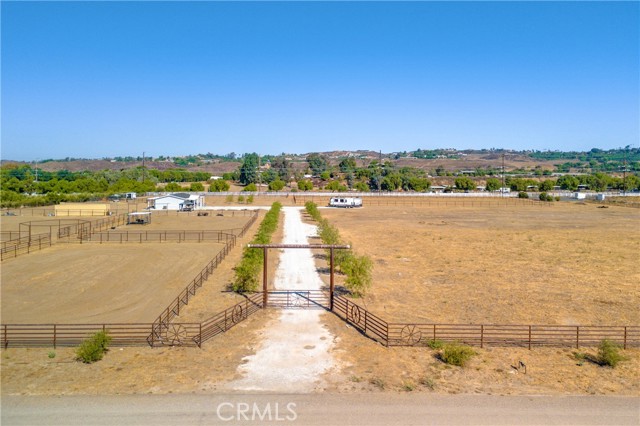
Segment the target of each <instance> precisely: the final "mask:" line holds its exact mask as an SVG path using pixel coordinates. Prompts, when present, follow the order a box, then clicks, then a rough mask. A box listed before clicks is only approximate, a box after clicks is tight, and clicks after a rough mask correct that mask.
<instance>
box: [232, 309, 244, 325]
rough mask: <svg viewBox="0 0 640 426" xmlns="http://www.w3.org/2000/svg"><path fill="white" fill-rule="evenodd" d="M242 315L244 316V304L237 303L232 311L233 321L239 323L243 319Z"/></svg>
mask: <svg viewBox="0 0 640 426" xmlns="http://www.w3.org/2000/svg"><path fill="white" fill-rule="evenodd" d="M242 317H243V311H242V306H240V305H236V306H235V307H234V308H233V311H231V322H233V323H234V324H237V323H239V322H240V321H242Z"/></svg>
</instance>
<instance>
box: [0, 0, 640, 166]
mask: <svg viewBox="0 0 640 426" xmlns="http://www.w3.org/2000/svg"><path fill="white" fill-rule="evenodd" d="M1 8H2V9H1V12H2V80H1V84H2V98H1V99H2V115H1V120H2V122H1V124H2V130H1V132H2V133H1V136H2V146H1V147H2V153H1V158H2V159H14V160H36V159H46V158H64V157H67V156H68V157H84V158H101V157H110V156H118V155H120V156H125V155H133V156H138V155H142V152H143V151H144V152H146V153H147V155H151V156H159V155H186V154H195V153H205V152H212V153H217V154H226V153H229V152H236V153H243V152H253V151H256V152H260V153H271V154H277V153H280V152H296V153H305V152H313V151H328V150H336V149H344V150H356V149H372V150H376V151H377V150H382V151H383V152H392V151H404V150H414V149H417V148H422V149H429V148H445V147H454V148H460V149H467V148H511V149H540V150H545V149H561V150H588V149H591V148H593V147H598V148H615V147H621V146H625V145H632V146H637V145H638V143H639V141H640V106H639V99H640V83H639V80H640V34H639V27H640V13H639V11H640V3H638V2H618V3H615V2H603V3H599V2H442V3H441V2H233V3H231V2H181V3H177V2H176V3H174V2H7V1H3V2H2V3H1Z"/></svg>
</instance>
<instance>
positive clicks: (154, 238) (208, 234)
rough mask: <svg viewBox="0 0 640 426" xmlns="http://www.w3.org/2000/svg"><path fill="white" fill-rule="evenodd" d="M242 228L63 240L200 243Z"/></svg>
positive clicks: (104, 234) (119, 233)
mask: <svg viewBox="0 0 640 426" xmlns="http://www.w3.org/2000/svg"><path fill="white" fill-rule="evenodd" d="M241 231H242V228H234V229H227V230H220V231H188V230H172V231H112V232H97V233H94V234H91V235H90V236H88V237H87V238H84V239H79V238H78V239H67V240H65V242H70V243H72V242H77V243H83V244H84V243H87V242H92V243H98V244H106V243H119V244H126V243H162V242H177V243H202V242H212V241H214V242H219V243H220V242H226V241H228V240H229V239H230V238H235V236H236V235H238V234H240V232H241Z"/></svg>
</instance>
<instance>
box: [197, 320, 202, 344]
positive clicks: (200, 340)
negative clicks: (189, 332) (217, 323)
mask: <svg viewBox="0 0 640 426" xmlns="http://www.w3.org/2000/svg"><path fill="white" fill-rule="evenodd" d="M198 347H199V348H202V323H200V332H199V333H198Z"/></svg>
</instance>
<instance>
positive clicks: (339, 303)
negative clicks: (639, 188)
mask: <svg viewBox="0 0 640 426" xmlns="http://www.w3.org/2000/svg"><path fill="white" fill-rule="evenodd" d="M193 294H194V293H188V294H186V295H184V296H185V297H186V300H185V299H182V300H181V302H182V303H183V304H186V302H188V298H189V297H190V296H192V295H193ZM269 299H270V301H269V302H268V305H267V306H266V307H271V308H301V309H304V308H314V307H315V308H323V309H326V310H329V306H328V304H329V295H328V294H327V293H326V292H323V291H314V290H283V291H278V290H276V291H270V292H269ZM172 306H173V308H177V310H176V311H169V312H167V311H165V312H163V315H165V317H163V320H162V321H156V322H154V323H153V324H124V323H121V324H0V334H1V339H2V345H3V347H4V348H7V347H25V346H54V347H56V346H71V345H77V344H79V343H80V342H81V341H82V340H83V339H84V338H86V337H87V336H88V335H90V334H93V333H96V332H98V331H108V332H109V334H110V335H111V336H112V338H113V340H112V344H114V345H116V346H126V345H145V344H148V345H150V346H152V347H154V346H159V345H183V346H201V345H202V343H203V342H205V341H207V340H209V339H212V338H213V337H215V336H217V335H219V334H221V333H224V332H226V331H227V330H229V329H231V328H232V327H234V326H235V325H237V324H238V323H240V322H242V321H244V320H246V319H247V318H248V317H249V316H251V315H253V314H254V313H256V312H258V311H260V310H261V309H263V308H265V306H263V294H262V292H257V293H253V294H250V295H247V296H245V300H243V301H241V302H239V303H236V304H235V305H233V306H231V307H229V308H227V309H225V310H224V311H222V312H219V313H218V314H216V315H214V316H212V317H210V318H208V319H207V320H205V321H203V322H201V323H173V322H170V319H172V318H173V317H175V316H176V315H177V313H176V312H179V308H180V304H179V303H178V304H175V302H174V304H173V305H172ZM171 313H173V314H174V315H171ZM333 313H334V314H336V315H337V316H338V317H340V318H342V319H343V320H344V321H345V322H347V324H349V325H351V326H352V327H354V328H355V329H356V330H358V331H359V332H360V333H362V334H363V335H364V336H367V337H369V338H371V339H373V340H376V341H378V342H380V343H381V344H383V345H385V346H413V347H425V346H429V345H430V344H431V342H434V341H441V342H460V343H465V344H469V345H473V346H479V347H481V348H483V347H485V346H502V347H505V346H506V347H509V346H516V347H526V348H528V349H532V348H534V347H544V346H551V347H575V348H580V347H585V346H586V347H593V346H597V345H598V344H599V343H600V342H601V341H602V340H604V339H608V340H610V341H613V342H615V343H617V344H619V345H620V346H621V347H623V348H624V349H627V348H631V347H640V326H581V325H566V326H565V325H512V324H424V323H388V322H387V321H385V320H384V319H382V318H381V317H379V316H377V315H375V314H373V313H371V312H370V311H368V310H367V309H365V308H363V307H362V306H360V305H358V304H356V303H354V302H353V301H351V300H349V299H348V298H346V297H344V296H339V295H335V296H334V309H333ZM167 318H169V320H167Z"/></svg>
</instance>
